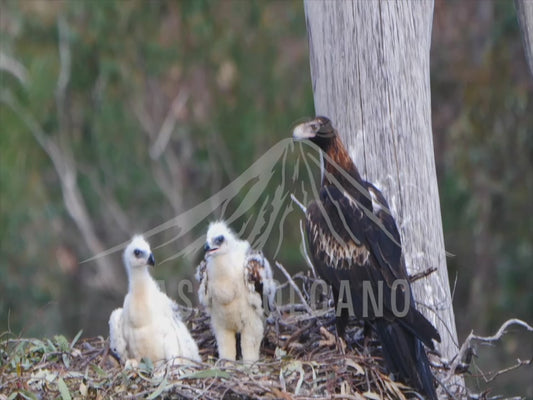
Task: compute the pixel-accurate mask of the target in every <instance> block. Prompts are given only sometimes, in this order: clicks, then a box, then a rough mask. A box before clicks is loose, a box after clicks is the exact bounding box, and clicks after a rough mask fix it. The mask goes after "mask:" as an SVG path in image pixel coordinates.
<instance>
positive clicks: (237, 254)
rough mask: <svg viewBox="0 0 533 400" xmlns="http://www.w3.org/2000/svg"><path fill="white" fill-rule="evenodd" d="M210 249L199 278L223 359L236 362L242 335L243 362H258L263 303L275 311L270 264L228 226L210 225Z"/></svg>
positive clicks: (207, 246)
mask: <svg viewBox="0 0 533 400" xmlns="http://www.w3.org/2000/svg"><path fill="white" fill-rule="evenodd" d="M205 249H206V255H205V259H204V261H202V263H200V265H199V266H198V269H197V273H196V278H197V279H198V281H199V282H200V285H199V289H198V299H199V302H200V304H202V305H203V306H205V308H206V310H207V313H208V314H209V315H210V317H211V327H212V329H213V333H214V334H215V338H216V341H217V347H218V353H219V357H220V358H223V359H228V360H235V358H236V349H237V346H236V334H237V333H240V334H241V350H242V358H243V360H244V361H251V362H253V361H256V360H258V359H259V347H260V345H261V340H262V339H263V333H264V307H263V303H264V302H265V301H266V303H267V304H268V305H269V306H270V308H272V306H273V297H274V294H275V285H274V281H273V279H272V270H271V268H270V264H269V263H268V261H267V260H266V259H265V258H264V257H263V255H262V254H261V253H260V252H255V251H253V250H252V249H251V247H250V244H249V243H248V242H247V241H243V240H239V239H238V238H237V237H236V236H235V234H234V233H233V232H232V231H231V230H230V229H229V228H228V226H227V225H226V224H225V223H224V222H215V223H212V224H210V226H209V229H208V231H207V241H206V247H205ZM261 289H262V290H261ZM261 291H262V292H263V293H262V294H261V293H260V292H261Z"/></svg>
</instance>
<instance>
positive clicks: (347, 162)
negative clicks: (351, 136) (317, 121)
mask: <svg viewBox="0 0 533 400" xmlns="http://www.w3.org/2000/svg"><path fill="white" fill-rule="evenodd" d="M325 153H326V154H327V156H328V157H325V159H324V167H325V170H326V171H327V172H329V173H330V174H332V175H333V176H335V177H336V178H337V179H338V180H340V181H343V180H344V178H343V177H342V174H341V173H340V171H339V170H338V167H337V166H335V165H334V164H332V163H330V162H329V161H328V158H330V159H331V160H333V161H334V162H335V163H336V164H337V165H338V166H339V167H340V168H342V169H343V170H344V171H346V172H348V173H349V174H350V175H351V176H352V178H354V179H355V180H357V182H362V178H361V175H360V174H359V171H358V170H357V167H356V166H355V164H354V162H353V160H352V158H351V157H350V154H348V151H347V150H346V148H345V147H344V144H343V143H342V142H341V139H340V137H339V135H338V134H336V135H335V136H334V137H333V139H332V140H331V142H330V143H329V146H328V147H327V149H325ZM322 184H323V185H328V184H331V182H329V181H328V179H327V177H326V176H325V177H324V181H323V182H322Z"/></svg>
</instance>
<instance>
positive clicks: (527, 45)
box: [515, 0, 533, 76]
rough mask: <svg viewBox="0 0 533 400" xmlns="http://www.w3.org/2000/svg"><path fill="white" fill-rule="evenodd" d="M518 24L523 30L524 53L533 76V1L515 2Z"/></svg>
mask: <svg viewBox="0 0 533 400" xmlns="http://www.w3.org/2000/svg"><path fill="white" fill-rule="evenodd" d="M515 6H516V12H517V14H518V22H519V23H520V28H521V30H522V39H523V42H524V52H525V55H526V60H527V64H528V65H529V72H531V75H532V76H533V1H532V0H515Z"/></svg>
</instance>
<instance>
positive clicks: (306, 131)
mask: <svg viewBox="0 0 533 400" xmlns="http://www.w3.org/2000/svg"><path fill="white" fill-rule="evenodd" d="M319 129H320V128H319V126H318V124H317V123H316V122H315V121H308V122H304V123H303V124H300V125H297V126H296V127H295V128H294V130H293V131H292V138H293V139H295V140H305V139H311V138H314V137H315V136H316V133H317V132H318V130H319Z"/></svg>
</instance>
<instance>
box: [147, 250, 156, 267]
mask: <svg viewBox="0 0 533 400" xmlns="http://www.w3.org/2000/svg"><path fill="white" fill-rule="evenodd" d="M148 265H151V266H152V267H153V266H155V258H154V255H153V254H152V253H150V256H149V257H148Z"/></svg>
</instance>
